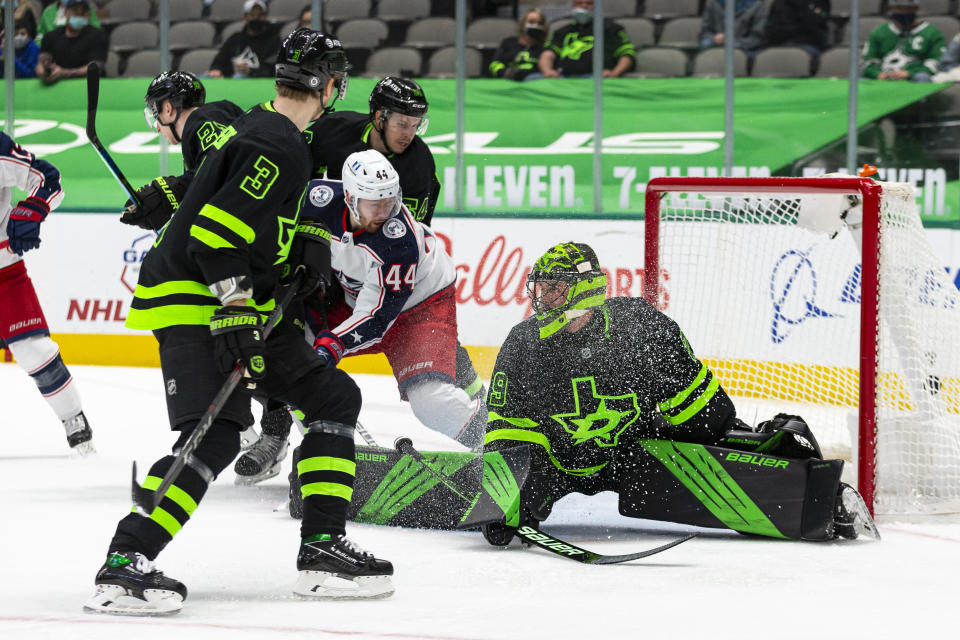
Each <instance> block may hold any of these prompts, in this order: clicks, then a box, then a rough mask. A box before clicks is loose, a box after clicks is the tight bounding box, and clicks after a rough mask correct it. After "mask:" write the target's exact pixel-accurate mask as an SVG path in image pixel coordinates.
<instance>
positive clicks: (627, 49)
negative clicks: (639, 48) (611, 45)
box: [613, 44, 636, 58]
mask: <svg viewBox="0 0 960 640" xmlns="http://www.w3.org/2000/svg"><path fill="white" fill-rule="evenodd" d="M634 54H636V51H635V50H634V48H633V45H630V44H622V45H620V46H619V47H617V48H616V50H615V51H614V52H613V57H614V58H619V57H620V56H632V55H634Z"/></svg>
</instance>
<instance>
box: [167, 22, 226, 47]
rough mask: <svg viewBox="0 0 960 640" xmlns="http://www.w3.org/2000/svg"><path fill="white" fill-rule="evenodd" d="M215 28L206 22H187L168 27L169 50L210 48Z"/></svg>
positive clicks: (215, 32) (215, 31) (215, 33)
mask: <svg viewBox="0 0 960 640" xmlns="http://www.w3.org/2000/svg"><path fill="white" fill-rule="evenodd" d="M216 35H217V28H216V27H214V26H213V23H212V22H207V21H206V20H188V21H187V22H177V23H176V24H173V25H170V36H169V38H170V50H171V51H186V50H187V49H197V48H201V47H212V46H213V39H214V37H215V36H216Z"/></svg>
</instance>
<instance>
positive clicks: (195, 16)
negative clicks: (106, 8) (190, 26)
mask: <svg viewBox="0 0 960 640" xmlns="http://www.w3.org/2000/svg"><path fill="white" fill-rule="evenodd" d="M114 2H116V0H114ZM158 6H159V5H158ZM159 16H160V13H159V8H158V9H157V17H158V18H159ZM202 17H203V0H170V22H182V21H184V20H199V19H201V18H202Z"/></svg>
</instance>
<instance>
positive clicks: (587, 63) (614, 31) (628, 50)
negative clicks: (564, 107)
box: [527, 0, 636, 80]
mask: <svg viewBox="0 0 960 640" xmlns="http://www.w3.org/2000/svg"><path fill="white" fill-rule="evenodd" d="M571 13H572V15H573V23H572V24H569V25H567V26H565V27H560V28H559V29H557V30H556V31H554V32H553V33H551V34H550V37H549V39H548V40H547V44H546V45H545V46H544V49H543V53H541V54H540V59H539V60H538V61H537V66H538V67H539V68H540V74H542V75H539V74H530V75H529V76H527V80H533V79H534V78H541V77H542V78H561V77H566V78H574V77H588V76H591V75H593V0H573V11H572V12H571ZM635 53H636V51H635V50H634V48H633V43H632V42H630V37H629V36H628V35H627V32H626V31H625V30H624V28H623V27H622V26H620V25H619V24H617V23H616V22H613V21H611V20H605V21H604V25H603V77H604V78H618V77H620V76H622V75H623V74H625V73H626V72H628V71H629V70H630V69H631V68H633V56H634V54H635Z"/></svg>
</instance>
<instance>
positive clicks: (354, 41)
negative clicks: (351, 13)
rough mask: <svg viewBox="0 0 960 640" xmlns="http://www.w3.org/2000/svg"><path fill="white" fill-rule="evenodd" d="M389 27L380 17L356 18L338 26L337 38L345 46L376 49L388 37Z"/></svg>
mask: <svg viewBox="0 0 960 640" xmlns="http://www.w3.org/2000/svg"><path fill="white" fill-rule="evenodd" d="M388 31H389V28H388V27H387V23H386V22H384V21H383V20H380V19H379V18H355V19H353V20H347V21H346V22H344V23H343V24H341V25H340V26H339V27H337V38H338V39H339V40H340V42H342V43H343V46H344V48H346V49H354V48H362V49H376V48H377V47H379V46H380V45H381V44H382V43H383V41H384V40H386V39H387V33H388Z"/></svg>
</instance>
